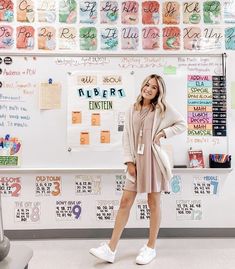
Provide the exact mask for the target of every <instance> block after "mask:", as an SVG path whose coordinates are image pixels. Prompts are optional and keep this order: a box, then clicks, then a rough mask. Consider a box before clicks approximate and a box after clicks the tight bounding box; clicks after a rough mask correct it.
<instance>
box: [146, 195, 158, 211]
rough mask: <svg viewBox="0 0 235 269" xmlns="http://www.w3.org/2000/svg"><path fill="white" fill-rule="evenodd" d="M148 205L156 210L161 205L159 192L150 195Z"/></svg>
mask: <svg viewBox="0 0 235 269" xmlns="http://www.w3.org/2000/svg"><path fill="white" fill-rule="evenodd" d="M148 206H149V209H150V210H156V209H158V208H159V207H160V197H159V195H158V194H156V195H149V196H148Z"/></svg>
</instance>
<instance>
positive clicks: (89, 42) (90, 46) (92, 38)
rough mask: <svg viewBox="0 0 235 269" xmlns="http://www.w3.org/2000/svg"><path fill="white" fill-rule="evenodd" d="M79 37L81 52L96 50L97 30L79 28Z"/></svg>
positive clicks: (93, 28)
mask: <svg viewBox="0 0 235 269" xmlns="http://www.w3.org/2000/svg"><path fill="white" fill-rule="evenodd" d="M79 37H80V49H81V50H96V49H97V29H96V28H95V27H81V28H80V35H79Z"/></svg>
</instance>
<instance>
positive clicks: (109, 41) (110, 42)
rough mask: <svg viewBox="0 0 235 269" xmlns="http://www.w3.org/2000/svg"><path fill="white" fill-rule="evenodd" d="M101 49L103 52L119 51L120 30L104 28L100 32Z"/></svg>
mask: <svg viewBox="0 0 235 269" xmlns="http://www.w3.org/2000/svg"><path fill="white" fill-rule="evenodd" d="M100 36H101V40H100V41H101V42H100V43H101V49H102V50H111V51H114V50H117V48H118V29H117V28H116V27H108V28H102V29H101V30H100Z"/></svg>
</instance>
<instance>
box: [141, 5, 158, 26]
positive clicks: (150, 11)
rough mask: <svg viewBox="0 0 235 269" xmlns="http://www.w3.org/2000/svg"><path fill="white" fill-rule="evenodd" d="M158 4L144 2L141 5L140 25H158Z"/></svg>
mask: <svg viewBox="0 0 235 269" xmlns="http://www.w3.org/2000/svg"><path fill="white" fill-rule="evenodd" d="M159 6H160V5H159V3H158V2H157V1H145V2H143V3H142V23H143V24H158V23H159V17H160V15H159Z"/></svg>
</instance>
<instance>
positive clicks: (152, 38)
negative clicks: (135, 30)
mask: <svg viewBox="0 0 235 269" xmlns="http://www.w3.org/2000/svg"><path fill="white" fill-rule="evenodd" d="M159 39H160V30H159V29H158V28H157V27H144V28H143V30H142V47H143V49H151V50H154V49H158V48H159V47H160V44H159V42H160V40H159Z"/></svg>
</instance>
